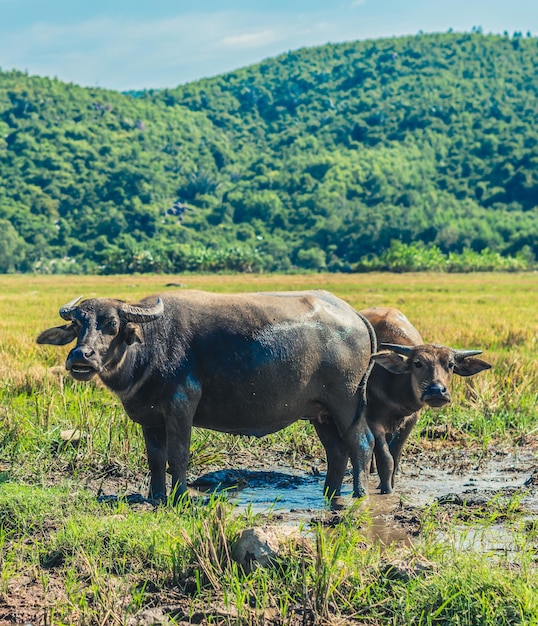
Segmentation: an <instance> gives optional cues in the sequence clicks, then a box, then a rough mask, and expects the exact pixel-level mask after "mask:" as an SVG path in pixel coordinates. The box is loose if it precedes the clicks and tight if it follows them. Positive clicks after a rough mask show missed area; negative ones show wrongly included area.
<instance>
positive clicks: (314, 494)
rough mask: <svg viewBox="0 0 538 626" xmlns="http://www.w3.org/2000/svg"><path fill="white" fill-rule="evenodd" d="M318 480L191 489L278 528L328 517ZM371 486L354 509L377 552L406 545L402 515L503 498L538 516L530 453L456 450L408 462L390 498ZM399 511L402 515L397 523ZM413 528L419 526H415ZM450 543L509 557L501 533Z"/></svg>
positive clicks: (347, 497)
mask: <svg viewBox="0 0 538 626" xmlns="http://www.w3.org/2000/svg"><path fill="white" fill-rule="evenodd" d="M324 478H325V477H324V475H323V473H320V474H318V475H312V474H310V475H309V474H306V473H302V472H299V471H297V470H294V469H292V468H289V469H288V468H282V466H279V469H278V471H273V470H271V469H269V470H264V471H251V470H247V469H240V470H224V471H220V472H214V473H212V474H207V475H205V476H203V477H201V478H200V479H199V480H198V481H197V483H196V484H195V486H196V487H197V488H198V489H203V490H209V491H212V490H226V493H227V494H228V497H229V499H230V501H231V502H233V503H234V504H235V505H236V506H237V508H238V509H239V510H245V509H247V508H250V509H251V510H252V511H253V512H255V513H272V514H273V515H274V516H276V517H277V518H278V519H280V520H281V521H282V523H286V524H289V523H292V524H300V523H307V522H310V521H311V520H312V519H314V520H316V519H323V517H324V516H325V517H326V516H327V513H328V508H327V503H326V502H325V500H324V498H323V482H324ZM535 483H536V484H535ZM376 485H377V477H376V476H375V475H372V477H371V479H370V495H369V497H368V498H367V500H366V501H365V502H364V504H363V505H361V508H362V507H364V508H365V509H366V510H367V512H368V514H369V517H370V520H371V523H370V524H368V525H367V527H365V528H364V534H365V535H366V537H367V538H368V539H370V540H378V541H380V542H382V543H383V544H389V543H392V542H394V541H397V542H404V543H410V542H411V541H412V538H411V537H412V535H413V515H412V514H409V511H413V510H415V509H416V510H418V509H423V508H424V507H426V506H428V505H430V504H432V503H434V502H439V503H440V505H442V506H443V505H447V506H453V505H460V506H461V505H465V503H466V502H482V503H486V502H487V501H488V500H490V499H491V498H492V497H494V496H496V495H502V496H504V497H507V498H509V497H510V496H511V495H517V496H518V497H520V498H521V504H522V506H524V508H525V510H526V511H527V515H528V516H529V519H533V518H534V517H535V516H538V457H537V455H536V453H535V452H534V451H532V450H525V449H518V450H512V451H508V452H507V451H496V452H489V453H488V454H474V455H473V454H471V453H469V452H466V451H457V450H456V451H448V452H437V453H428V454H424V453H421V454H419V455H414V456H413V455H408V456H407V457H406V459H405V461H403V463H402V472H401V473H400V474H399V475H398V476H397V481H396V488H395V492H394V493H393V494H389V495H381V494H379V493H378V491H377V489H376ZM351 500H352V499H351V476H349V475H348V476H346V478H345V480H344V485H343V489H342V498H341V503H342V505H343V506H347V505H349V503H350V502H351ZM404 511H406V512H407V513H406V514H405V515H402V514H401V513H402V512H404ZM415 521H416V522H417V524H418V520H415ZM417 528H418V526H417ZM451 541H457V542H459V543H460V544H461V545H460V547H461V548H465V546H466V545H474V546H478V547H480V545H484V546H487V547H488V549H493V550H497V549H498V550H507V549H508V550H509V549H510V541H511V533H509V532H507V531H506V528H505V527H503V526H502V525H498V526H496V527H495V528H493V529H491V528H490V529H489V530H487V531H486V530H483V531H470V530H469V529H468V528H467V529H462V531H461V532H458V533H456V535H455V537H452V538H451Z"/></svg>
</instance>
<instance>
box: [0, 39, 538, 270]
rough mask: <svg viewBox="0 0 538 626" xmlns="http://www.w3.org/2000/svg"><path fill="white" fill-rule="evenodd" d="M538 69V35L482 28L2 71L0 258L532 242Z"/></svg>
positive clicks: (196, 256) (128, 265) (382, 250)
mask: <svg viewBox="0 0 538 626" xmlns="http://www.w3.org/2000/svg"><path fill="white" fill-rule="evenodd" d="M537 68H538V40H537V39H536V38H533V37H530V36H527V37H523V36H521V35H520V34H518V33H516V34H514V35H513V36H512V37H510V36H508V35H505V36H494V35H483V34H482V33H480V32H473V33H468V34H459V33H447V34H435V35H418V36H414V37H402V38H394V39H382V40H372V41H362V42H354V43H345V44H337V45H327V46H322V47H319V48H311V49H302V50H298V51H295V52H290V53H288V54H284V55H281V56H279V57H277V58H273V59H268V60H266V61H264V62H262V63H260V64H258V65H254V66H251V67H247V68H244V69H240V70H238V71H235V72H232V73H229V74H225V75H222V76H217V77H215V78H212V79H206V80H202V81H198V82H195V83H191V84H188V85H184V86H180V87H178V88H176V89H165V90H161V91H148V92H138V93H127V94H122V93H118V92H114V91H108V90H102V89H84V88H81V87H78V86H76V85H72V84H65V83H62V82H60V81H58V80H49V79H45V78H37V77H29V76H27V75H25V74H23V73H20V72H3V73H2V72H0V227H1V228H0V271H13V270H18V271H29V270H36V269H37V270H38V271H72V272H75V271H85V272H92V271H95V272H98V271H99V272H126V271H127V272H128V271H170V272H180V271H185V270H215V269H233V270H244V271H248V270H258V269H263V270H265V271H271V270H287V269H289V268H291V267H299V268H304V269H307V268H308V269H329V270H349V269H353V268H354V267H356V266H357V264H358V263H359V264H361V265H362V266H364V264H365V260H366V262H367V260H368V259H372V258H377V257H379V256H380V255H383V254H386V251H387V250H390V249H391V241H393V240H397V241H399V242H403V244H409V245H411V246H413V245H414V246H416V245H417V243H416V242H419V244H418V245H419V247H420V246H422V243H423V244H424V246H423V249H427V248H428V247H432V246H433V247H434V248H433V249H435V250H436V251H437V252H439V253H441V254H445V255H446V254H449V253H452V254H454V253H462V252H464V251H468V250H470V251H473V250H474V251H475V252H480V251H481V250H484V249H487V250H490V251H493V252H495V253H500V254H501V255H512V256H513V255H516V254H520V255H524V256H526V258H533V255H536V254H537V253H538V219H537V218H538V98H537V96H538V69H537ZM420 242H422V243H420ZM393 245H394V244H393Z"/></svg>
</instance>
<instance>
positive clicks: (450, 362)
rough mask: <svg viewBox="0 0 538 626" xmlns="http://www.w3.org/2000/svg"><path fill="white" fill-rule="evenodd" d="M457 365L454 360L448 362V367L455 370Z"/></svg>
mask: <svg viewBox="0 0 538 626" xmlns="http://www.w3.org/2000/svg"><path fill="white" fill-rule="evenodd" d="M455 367H456V363H455V362H454V361H449V362H448V369H451V370H453V369H454V368H455Z"/></svg>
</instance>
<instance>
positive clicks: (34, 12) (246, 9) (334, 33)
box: [0, 0, 538, 90]
mask: <svg viewBox="0 0 538 626" xmlns="http://www.w3.org/2000/svg"><path fill="white" fill-rule="evenodd" d="M473 26H481V27H482V28H483V31H484V32H485V33H490V32H492V33H502V32H503V31H505V30H506V31H508V32H509V33H510V34H512V33H513V32H514V31H521V32H523V34H526V33H527V32H528V31H530V32H531V33H532V34H533V35H538V0H512V1H504V0H503V1H501V0H449V1H447V0H325V1H322V0H265V2H255V1H253V0H251V1H247V0H221V1H220V2H219V1H218V0H198V1H197V2H193V1H185V0H175V1H174V0H69V1H68V0H0V68H2V69H3V70H8V69H12V68H16V69H20V70H26V71H28V72H29V73H30V74H38V75H41V76H55V77H57V78H59V79H60V80H64V81H68V82H74V83H77V84H80V85H84V86H99V87H106V88H111V89H118V90H127V89H142V88H159V87H174V86H176V85H179V84H183V83H186V82H189V81H193V80H197V79H199V78H202V77H207V76H215V75H217V74H221V73H223V72H228V71H231V70H234V69H237V68H239V67H244V66H246V65H250V64H252V63H257V62H258V61H261V60H262V59H265V58H267V57H271V56H276V55H278V54H280V53H282V52H287V51H289V50H296V49H298V48H302V47H304V46H317V45H323V44H325V43H329V42H331V43H338V42H343V41H351V40H356V39H361V40H362V39H372V38H377V37H390V36H394V35H405V34H412V35H413V34H416V33H418V32H419V31H421V30H422V31H424V32H446V31H447V30H448V29H449V28H452V29H454V30H456V31H470V30H471V29H472V28H473Z"/></svg>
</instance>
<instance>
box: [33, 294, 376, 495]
mask: <svg viewBox="0 0 538 626" xmlns="http://www.w3.org/2000/svg"><path fill="white" fill-rule="evenodd" d="M79 300H80V298H76V299H75V300H73V301H72V302H69V303H68V304H66V305H65V306H63V307H62V308H61V309H60V315H61V317H62V318H63V319H65V320H66V321H67V322H68V324H66V325H64V326H59V327H56V328H50V329H48V330H45V331H44V332H42V333H41V334H40V335H39V337H38V338H37V342H38V343H42V344H54V345H64V344H67V343H69V342H71V341H73V340H75V339H76V340H77V343H76V346H75V347H74V348H73V349H72V350H71V352H70V353H69V355H68V356H67V361H66V368H67V370H68V371H69V372H70V373H71V376H72V377H73V378H75V379H76V380H82V381H87V380H90V379H91V378H92V377H93V376H95V375H97V376H99V377H100V378H101V380H102V381H103V382H104V383H105V385H107V386H108V387H109V388H110V389H111V390H112V391H113V392H115V393H116V394H117V395H118V396H119V398H120V400H121V401H122V403H123V406H124V407H125V410H126V412H127V414H128V415H129V417H130V418H131V419H132V420H134V421H135V422H138V423H139V424H141V426H142V431H143V434H144V438H145V442H146V449H147V455H148V461H149V467H150V471H151V485H150V498H152V499H154V500H159V499H164V498H165V495H166V482H165V477H166V465H167V463H168V466H169V468H170V472H171V474H172V488H173V489H174V490H175V493H177V494H180V493H183V492H184V491H185V489H186V472H187V464H188V461H189V447H190V439H191V429H192V426H200V427H202V428H209V429H212V430H218V431H222V432H227V433H235V434H243V435H253V436H256V437H261V436H263V435H267V434H269V433H273V432H276V431H278V430H280V429H282V428H284V427H286V426H288V425H290V424H292V423H293V422H295V421H296V420H298V419H301V418H305V419H309V420H311V421H312V422H313V423H314V425H315V428H316V430H317V432H318V435H319V437H320V439H321V442H322V444H323V446H324V447H325V450H326V453H327V462H328V471H327V478H326V482H325V490H326V494H327V495H328V496H329V497H332V496H334V495H338V494H339V493H340V487H341V483H342V479H343V476H344V472H345V470H346V467H347V463H348V461H349V460H350V459H351V463H352V465H353V494H354V495H355V496H357V497H359V496H363V495H365V493H366V491H367V477H368V471H369V464H370V458H371V454H372V447H373V438H372V436H371V433H370V431H369V429H368V427H367V425H366V419H365V412H364V403H365V399H366V379H367V374H368V373H369V371H370V369H371V366H370V358H371V356H372V354H373V353H374V352H375V351H376V347H375V346H376V343H375V334H374V332H373V329H372V327H371V326H370V324H369V323H368V322H367V321H365V319H364V318H363V317H362V316H361V315H360V314H357V312H356V311H355V310H354V309H352V308H351V307H350V306H349V305H348V304H346V303H345V302H344V301H343V300H340V299H339V298H337V297H336V296H334V295H332V294H330V293H328V292H325V291H312V292H294V293H288V292H282V293H249V294H239V295H229V294H228V295H227V294H212V293H205V292H202V291H181V292H175V293H174V292H168V293H162V294H158V295H155V296H150V297H148V298H145V299H143V300H142V301H141V302H140V303H139V304H138V305H136V306H133V305H129V304H126V303H125V302H122V301H120V300H112V299H108V298H98V299H91V300H85V301H83V302H80V303H78V302H79Z"/></svg>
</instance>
